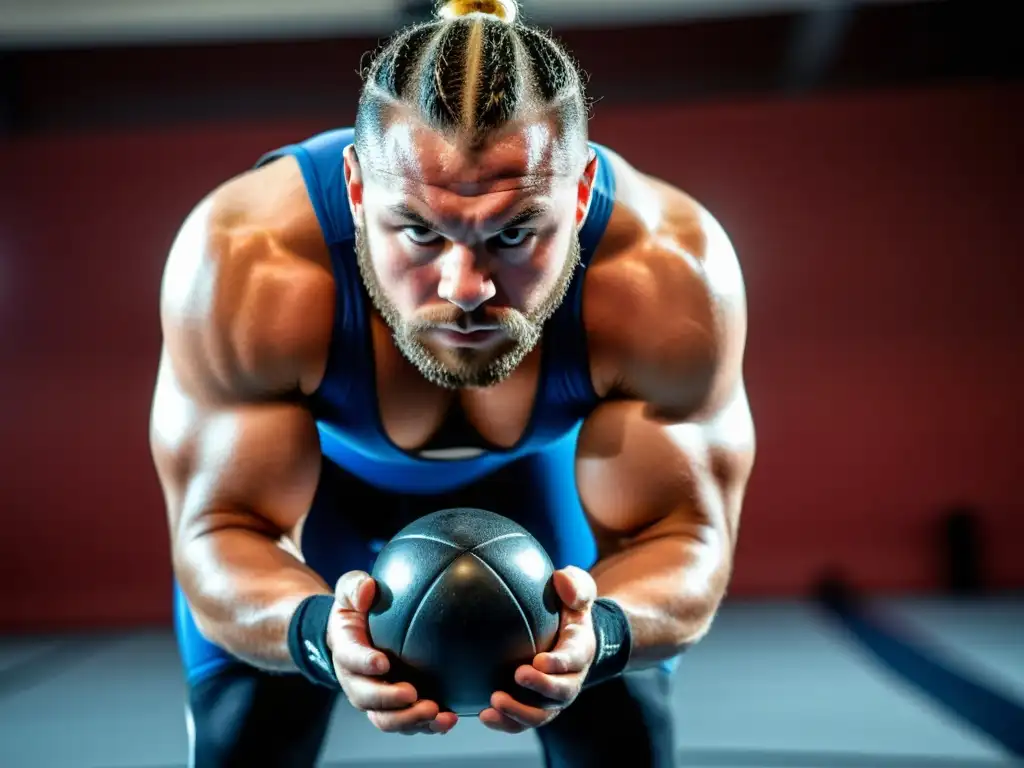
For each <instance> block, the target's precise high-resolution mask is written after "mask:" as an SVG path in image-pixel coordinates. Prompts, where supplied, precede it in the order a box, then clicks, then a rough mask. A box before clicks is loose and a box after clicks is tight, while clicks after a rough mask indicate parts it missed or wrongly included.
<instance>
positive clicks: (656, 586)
mask: <svg viewBox="0 0 1024 768" xmlns="http://www.w3.org/2000/svg"><path fill="white" fill-rule="evenodd" d="M728 571H729V565H728V558H727V555H726V551H725V549H724V547H723V546H722V545H721V544H718V543H712V542H707V541H695V540H693V539H692V538H686V537H682V536H665V537H661V538H658V539H653V540H649V541H644V542H641V543H637V544H635V545H633V546H630V547H628V548H626V549H623V550H620V551H618V552H615V553H613V554H611V555H609V556H608V557H605V558H602V559H601V560H600V561H598V562H597V563H596V564H595V565H594V567H593V568H591V571H590V572H591V575H592V576H593V577H594V581H595V582H596V584H597V590H598V595H599V596H601V597H608V598H611V599H613V600H615V601H616V602H617V603H618V604H619V605H621V606H622V608H623V610H624V611H625V613H626V615H627V617H628V618H629V622H630V627H631V630H632V635H633V648H632V654H631V657H630V664H629V666H630V668H637V667H644V666H649V665H651V664H656V663H658V662H660V661H663V660H665V659H669V658H672V657H673V656H676V655H678V654H679V653H680V652H681V651H684V650H685V649H686V648H688V647H689V646H691V645H693V644H694V643H696V642H697V641H699V640H700V639H701V638H702V637H703V636H704V634H705V633H706V632H707V631H708V629H709V628H710V626H711V622H712V619H713V618H714V615H715V611H716V610H717V609H718V605H719V603H720V602H721V599H722V597H723V596H724V594H725V587H726V583H727V581H728Z"/></svg>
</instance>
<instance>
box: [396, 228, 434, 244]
mask: <svg viewBox="0 0 1024 768" xmlns="http://www.w3.org/2000/svg"><path fill="white" fill-rule="evenodd" d="M404 231H405V236H406V237H407V238H409V239H410V240H411V241H412V242H414V243H416V245H424V246H425V245H434V244H435V243H436V242H438V241H439V240H440V239H441V236H440V235H439V234H437V232H434V231H433V230H430V229H427V228H426V227H406V228H405V230H404Z"/></svg>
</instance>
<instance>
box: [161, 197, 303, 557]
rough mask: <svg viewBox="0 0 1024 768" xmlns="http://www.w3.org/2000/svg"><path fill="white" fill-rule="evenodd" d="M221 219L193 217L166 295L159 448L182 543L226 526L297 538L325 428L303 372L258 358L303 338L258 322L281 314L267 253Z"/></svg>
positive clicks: (171, 263)
mask: <svg viewBox="0 0 1024 768" xmlns="http://www.w3.org/2000/svg"><path fill="white" fill-rule="evenodd" d="M215 219H216V216H215V215H214V214H212V213H211V212H210V211H208V210H204V207H203V206H200V207H199V208H197V210H196V211H195V212H193V214H192V215H191V216H190V217H189V218H188V220H187V221H186V222H185V224H184V226H183V227H182V229H181V232H180V233H179V235H178V237H177V238H176V241H175V244H174V246H173V247H172V249H171V253H170V255H169V258H168V263H167V266H166V268H165V274H164V280H163V286H162V291H161V306H160V313H161V325H162V330H163V349H162V353H161V358H160V363H159V369H158V373H157V382H156V388H155V392H154V396H153V403H152V408H151V414H150V418H151V420H150V441H151V450H152V453H153V457H154V461H155V464H156V468H157V473H158V476H159V478H160V482H161V485H162V487H163V489H164V495H165V500H166V504H167V511H168V515H169V518H170V519H169V522H170V525H171V528H172V536H173V537H174V538H175V540H177V539H178V538H179V537H182V536H184V537H185V538H188V537H189V536H192V535H195V534H197V533H201V532H202V530H203V529H204V527H210V526H215V525H218V524H237V525H247V526H249V527H252V528H264V529H267V530H268V532H270V531H282V532H290V531H291V529H292V528H293V527H294V525H295V524H296V523H297V521H298V520H299V519H300V518H301V516H302V515H303V514H304V513H305V512H306V511H307V510H308V507H309V504H310V502H311V501H312V497H313V494H314V492H315V489H316V483H317V481H318V478H319V469H320V461H319V459H320V453H319V440H318V436H317V431H316V425H315V423H314V420H313V418H312V415H311V414H310V413H309V411H308V410H307V409H306V408H305V407H304V406H303V405H302V404H301V402H299V401H298V398H296V397H294V396H293V393H294V391H295V389H296V388H297V385H296V382H297V381H298V379H299V376H298V374H297V372H296V366H295V365H293V364H292V360H291V359H290V357H289V355H288V354H276V355H272V356H268V355H265V354H253V353H252V350H253V349H254V348H256V349H258V350H261V351H262V350H264V349H265V348H267V347H268V343H267V340H269V341H272V342H275V343H274V344H272V345H270V346H272V347H273V348H274V349H276V348H277V347H280V346H282V344H281V343H277V342H278V340H279V339H284V340H286V341H287V340H289V339H291V338H294V336H295V334H289V333H280V332H279V330H278V329H277V328H272V329H270V331H268V330H267V329H265V328H264V327H262V326H260V325H258V324H256V323H254V322H253V321H252V318H253V317H268V316H269V317H270V318H272V319H275V320H276V319H278V318H279V313H274V312H273V311H264V310H265V308H266V306H267V301H266V299H265V295H266V293H267V291H266V290H265V289H264V288H263V286H265V285H266V281H265V280H260V279H259V270H257V269H255V268H253V267H252V264H253V261H254V259H253V258H251V257H253V256H258V255H259V254H258V253H242V254H239V253H238V251H237V245H235V244H233V243H232V242H230V241H231V238H230V237H228V236H227V235H225V234H223V233H222V232H221V230H220V229H219V228H218V227H217V225H216V224H215V223H211V220H214V221H215ZM233 248H234V249H235V251H234V253H232V249H233ZM269 309H270V310H273V309H276V306H274V305H273V304H271V305H270V307H269ZM293 346H294V345H293ZM289 349H290V347H289V348H287V349H285V352H288V351H289Z"/></svg>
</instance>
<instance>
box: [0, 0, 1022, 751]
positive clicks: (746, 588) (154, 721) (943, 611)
mask: <svg viewBox="0 0 1024 768" xmlns="http://www.w3.org/2000/svg"><path fill="white" fill-rule="evenodd" d="M522 6H523V8H522V11H523V14H524V16H525V17H526V19H527V20H528V21H531V22H533V23H536V24H539V25H541V26H545V27H549V28H552V29H554V30H555V32H556V33H557V34H558V36H559V37H560V38H561V39H562V40H563V41H564V43H565V44H566V45H567V46H568V47H569V48H570V49H571V50H572V52H573V53H574V54H575V55H576V57H577V58H578V60H579V62H580V64H581V65H582V67H583V68H584V69H585V70H586V71H587V72H588V73H589V75H590V81H589V92H590V95H591V96H592V97H594V98H595V99H596V100H597V101H596V104H595V108H594V115H593V120H592V123H591V135H592V138H593V139H594V140H596V141H599V142H601V143H604V144H608V145H610V146H612V147H613V148H615V149H616V150H617V151H618V152H620V153H621V154H623V155H624V156H625V157H626V158H627V159H628V160H630V161H631V162H632V163H633V164H635V165H636V166H638V167H639V168H640V169H641V170H644V171H648V172H651V173H654V174H656V175H659V176H661V177H663V178H665V179H667V180H669V181H670V182H672V183H674V184H676V185H678V186H680V187H681V188H683V189H684V190H685V191H687V192H689V193H690V194H692V195H693V196H694V197H696V198H697V199H698V200H699V201H701V202H702V203H703V204H705V205H706V206H707V207H708V208H709V209H710V210H711V211H712V212H713V213H714V214H715V215H716V216H717V217H718V218H719V220H720V221H721V222H722V223H723V225H724V226H725V228H726V230H727V231H728V232H729V233H730V235H731V237H732V239H733V241H734V244H735V245H736V248H737V250H738V252H739V255H740V258H741V260H742V264H743V269H744V272H745V276H746V281H747V290H748V294H749V311H750V331H749V345H748V353H747V380H748V386H749V391H750V396H751V400H752V405H753V409H754V415H755V419H756V423H757V428H758V434H759V457H758V463H757V467H756V470H755V474H754V477H753V479H752V481H751V485H750V489H749V494H748V500H747V503H746V506H745V511H744V517H743V524H742V531H741V537H740V544H739V550H738V556H737V563H736V572H735V576H734V579H733V583H732V588H731V591H730V594H729V598H728V601H727V604H726V606H725V607H724V608H723V611H722V614H721V617H720V618H719V621H718V623H717V625H716V628H715V629H714V630H713V631H712V634H711V635H710V636H709V638H708V639H707V640H706V641H705V642H704V644H703V645H702V646H701V647H699V648H698V649H696V650H695V651H694V652H693V653H692V654H690V655H688V656H687V657H686V658H685V659H684V663H683V664H682V666H681V669H680V672H679V674H678V680H677V689H678V690H677V694H676V695H677V699H678V702H677V703H678V707H679V715H678V723H679V733H680V736H679V740H680V747H681V750H682V754H681V756H680V760H681V761H682V762H681V764H686V765H705V764H706V765H719V766H723V765H821V766H832V765H836V766H838V765H865V766H867V765H875V766H881V765H897V764H898V765H908V766H909V765H939V764H941V765H965V766H966V765H997V764H1005V763H1007V762H1010V761H1012V760H1013V759H1014V755H1016V756H1018V759H1019V756H1020V755H1022V754H1024V744H1022V742H1024V718H1022V716H1021V709H1020V703H1019V702H1022V701H1024V643H1022V642H1021V641H1022V638H1024V631H1022V627H1024V621H1022V620H1024V602H1022V601H1021V599H1020V596H1021V590H1022V587H1024V558H1022V557H1021V547H1022V542H1024V504H1022V503H1021V502H1020V500H1019V497H1018V495H1017V494H1018V492H1019V490H1018V489H1019V485H1020V480H1021V478H1022V477H1024V450H1022V448H1021V447H1020V445H1019V438H1018V432H1019V430H1020V428H1021V425H1024V311H1022V309H1021V299H1020V294H1021V289H1022V287H1024V281H1022V277H1024V233H1022V226H1021V215H1022V214H1021V212H1022V211H1024V194H1022V184H1021V180H1020V175H1021V171H1022V170H1024V165H1022V155H1024V139H1022V137H1024V85H1022V81H1021V75H1022V74H1024V46H1022V45H1021V42H1020V40H1021V36H1020V31H1019V27H1018V26H1016V25H1015V24H1014V23H1012V18H1013V17H1012V16H1011V13H1012V10H1011V9H1015V8H1016V4H1014V3H1011V2H1009V0H1007V2H1005V3H998V2H986V1H985V0H967V1H965V2H943V1H941V0H918V1H916V2H897V1H889V2H884V1H877V2H829V1H828V0H630V1H629V2H622V3H617V4H615V3H607V2H603V0H546V1H544V2H540V1H539V0H538V1H531V0H524V2H523V3H522ZM431 7H432V3H430V2H426V1H424V2H419V1H417V0H289V2H280V1H279V0H278V1H277V2H272V1H271V0H175V2H173V3H172V2H161V1H159V0H0V438H2V449H0V467H2V471H0V514H2V518H0V523H2V530H3V533H2V534H0V574H2V576H3V578H2V579H0V636H2V638H3V639H2V640H0V765H2V766H5V767H17V768H20V767H21V766H24V767H25V768H40V767H41V766H47V765H53V766H96V767H97V768H100V767H106V766H114V765H118V766H133V765H134V766H172V765H174V766H181V765H184V764H185V762H186V759H187V757H186V733H185V724H184V718H183V717H182V706H183V699H182V693H183V685H182V681H181V680H180V679H179V675H180V672H179V669H178V666H177V658H176V655H175V653H176V652H175V649H174V646H173V639H172V637H171V633H170V618H171V570H170V563H169V557H168V541H167V534H166V524H165V517H164V509H163V503H162V497H161V493H160V489H159V486H158V484H157V480H156V477H155V473H154V471H153V468H152V463H151V459H150V454H149V448H148V442H147V428H148V418H149V407H150V397H151V392H152V386H153V381H154V375H155V371H156V362H157V355H158V351H159V346H160V327H159V318H158V314H157V301H158V292H159V283H160V278H161V273H162V269H163V264H164V259H165V257H166V254H167V251H168V248H169V246H170V243H171V241H172V238H173V237H174V235H175V232H176V229H177V227H178V226H179V225H180V223H181V221H182V219H183V217H184V216H185V214H186V213H187V212H188V211H189V209H190V208H191V207H192V206H193V205H194V204H195V203H196V202H197V201H198V200H199V198H201V197H202V196H203V195H204V194H206V193H207V192H208V191H209V190H210V189H212V188H213V187H215V186H216V185H218V184H220V183H221V182H223V181H224V180H226V179H228V178H229V177H231V176H233V175H235V174H238V173H241V172H243V171H245V170H246V169H248V168H249V167H251V166H252V165H253V163H254V162H255V161H256V160H257V159H258V158H259V157H260V156H261V155H262V154H263V153H264V152H266V151H268V150H270V149H272V148H275V147H277V146H280V145H282V144H286V143H291V142H294V141H298V140H301V139H303V138H305V137H307V136H309V135H311V134H314V133H316V132H319V131H321V130H325V129H329V128H332V127H338V126H347V125H350V124H351V123H352V121H353V119H354V116H355V107H356V101H357V97H358V91H359V88H360V84H361V83H360V80H359V77H358V74H357V72H358V70H359V67H360V63H361V62H362V61H363V58H364V56H365V55H366V54H367V52H369V51H372V50H373V49H375V48H376V47H377V45H378V44H379V43H380V42H381V41H382V40H383V39H384V38H385V37H386V36H387V35H388V34H389V33H390V32H391V31H393V30H394V29H396V28H397V27H398V26H400V25H401V24H404V23H407V22H409V21H414V20H417V19H420V18H423V17H425V16H426V15H427V14H428V13H429V12H430V9H431ZM356 715H357V713H353V712H349V711H344V709H341V710H339V713H338V718H339V723H338V727H337V728H336V729H335V735H333V736H332V739H331V742H330V744H329V745H328V749H327V751H326V753H325V760H327V761H328V763H329V764H332V765H345V766H349V765H376V766H382V765H411V766H415V765H428V764H429V765H466V766H470V765H486V766H490V765H501V766H527V765H531V766H533V765H540V762H539V758H538V756H537V755H538V753H537V752H536V749H535V745H534V744H533V742H532V740H531V738H530V737H529V736H526V737H501V736H492V735H490V734H487V733H485V732H483V729H480V728H477V726H476V724H472V723H470V724H467V725H466V728H464V729H462V733H459V734H453V735H452V736H451V737H449V739H447V740H444V741H445V743H444V744H443V745H438V744H437V743H436V741H437V740H424V741H426V742H429V743H425V744H421V743H419V742H418V740H398V739H393V738H391V739H389V738H387V737H384V736H383V735H382V734H377V733H376V732H372V728H370V726H369V725H368V724H367V723H365V721H364V720H361V719H360V718H359V717H357V716H356ZM125 729H128V730H131V731H132V732H133V733H134V734H135V736H134V737H131V738H130V737H128V736H127V735H122V736H120V737H116V736H115V735H116V734H117V733H122V734H124V733H127V731H126V730H125ZM457 730H458V729H457ZM388 761H391V762H388Z"/></svg>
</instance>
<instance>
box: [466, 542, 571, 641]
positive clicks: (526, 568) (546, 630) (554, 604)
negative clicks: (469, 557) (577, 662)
mask: <svg viewBox="0 0 1024 768" xmlns="http://www.w3.org/2000/svg"><path fill="white" fill-rule="evenodd" d="M473 554H474V555H476V556H477V557H479V558H480V559H481V560H483V561H484V562H485V563H487V565H488V566H489V567H490V568H491V569H493V570H494V572H495V573H497V574H498V576H499V577H500V578H501V580H502V581H503V582H504V583H505V584H506V586H508V588H509V590H510V591H511V593H512V594H513V595H514V596H515V598H516V600H517V601H518V602H519V607H520V608H521V609H522V611H523V615H524V616H525V618H526V621H527V623H528V624H529V627H530V632H531V633H533V638H534V645H535V647H536V649H537V653H540V652H541V651H548V650H551V648H552V647H553V646H554V644H555V640H556V639H557V635H558V620H559V616H560V610H561V602H560V600H559V599H558V594H557V593H556V592H555V585H554V582H553V581H552V578H551V576H552V574H553V573H554V566H553V565H552V563H551V559H550V558H549V557H548V554H547V552H545V551H544V549H543V548H542V547H541V546H540V545H539V544H538V543H537V541H536V540H535V539H534V538H533V537H532V536H528V535H524V536H502V537H500V538H497V539H492V540H491V541H489V542H487V543H486V544H482V545H481V546H479V547H477V548H476V549H474V550H473Z"/></svg>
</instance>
